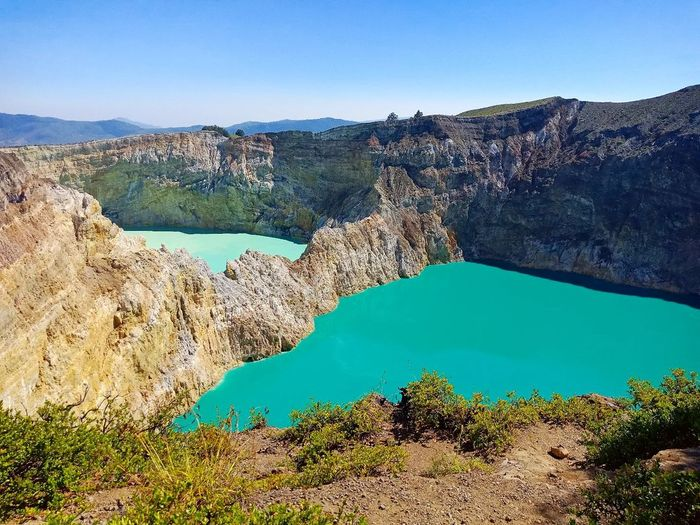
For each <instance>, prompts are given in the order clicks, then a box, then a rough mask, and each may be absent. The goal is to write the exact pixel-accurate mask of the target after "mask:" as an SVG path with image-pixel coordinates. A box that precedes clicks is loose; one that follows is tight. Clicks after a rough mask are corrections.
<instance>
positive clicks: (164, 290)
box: [0, 87, 700, 411]
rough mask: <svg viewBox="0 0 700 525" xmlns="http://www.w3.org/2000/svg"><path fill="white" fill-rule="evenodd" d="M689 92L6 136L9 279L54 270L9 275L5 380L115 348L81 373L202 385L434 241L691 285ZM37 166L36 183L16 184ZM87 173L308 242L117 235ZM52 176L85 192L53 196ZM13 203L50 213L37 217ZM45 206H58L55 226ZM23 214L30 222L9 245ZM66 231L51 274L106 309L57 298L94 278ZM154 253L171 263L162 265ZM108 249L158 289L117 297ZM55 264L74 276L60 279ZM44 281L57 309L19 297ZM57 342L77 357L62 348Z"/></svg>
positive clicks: (161, 211)
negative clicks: (241, 250)
mask: <svg viewBox="0 0 700 525" xmlns="http://www.w3.org/2000/svg"><path fill="white" fill-rule="evenodd" d="M698 108H700V89H699V88H697V87H694V88H688V89H685V90H682V91H680V92H676V93H672V94H669V95H666V96H664V97H658V98H657V99H650V100H646V101H639V102H635V103H627V104H601V103H587V102H580V101H576V100H563V99H552V100H549V101H547V102H546V103H545V104H543V105H541V106H538V107H535V108H529V109H526V110H523V111H519V112H516V113H512V114H507V115H500V116H495V117H480V118H456V117H442V116H433V117H423V118H419V119H410V120H405V121H399V122H397V123H393V124H385V123H374V124H360V125H356V126H349V127H343V128H337V129H335V130H330V131H328V132H324V133H320V134H310V133H281V134H270V135H269V136H253V137H246V138H244V139H233V140H226V139H224V138H223V137H220V136H218V135H215V134H213V133H192V134H175V135H169V136H168V135H158V136H144V137H134V138H128V139H119V140H112V141H101V142H92V143H87V144H78V145H70V146H53V147H51V146H41V147H24V148H13V149H7V150H4V152H1V153H0V154H2V155H4V157H3V158H4V159H5V161H4V162H5V164H4V165H5V166H6V168H5V175H4V177H5V179H6V180H10V179H12V180H14V182H13V183H12V184H9V183H8V184H6V188H4V189H3V191H4V204H3V206H4V208H0V213H2V214H4V215H3V221H4V222H3V223H2V224H4V226H3V229H2V230H0V243H4V244H3V246H13V248H12V250H11V251H12V253H15V256H13V257H12V258H9V259H7V261H5V265H4V267H2V268H0V280H3V279H4V281H2V282H4V283H11V282H20V281H21V280H22V278H21V276H22V275H24V272H25V269H26V268H27V267H31V268H33V267H37V268H45V270H44V271H46V272H50V273H51V275H53V273H52V272H54V270H55V272H57V273H56V275H54V276H53V277H52V279H54V280H55V281H56V282H57V283H60V284H56V285H54V286H50V287H41V286H39V287H38V288H35V289H32V290H33V291H32V292H31V293H29V292H27V293H25V292H22V291H20V290H19V289H17V288H12V287H11V286H9V285H7V286H6V289H7V290H9V291H7V292H6V294H5V296H4V301H5V303H4V304H5V306H4V307H3V312H9V314H8V315H4V316H3V317H0V322H2V323H3V325H2V326H1V327H0V328H3V330H2V333H3V334H4V335H3V337H2V338H0V364H3V365H4V366H5V367H6V370H8V371H9V370H12V369H13V368H12V367H13V366H19V365H13V364H12V363H19V362H20V357H19V356H20V355H21V352H22V347H23V346H22V345H26V343H24V342H21V341H20V340H19V339H18V338H17V336H18V335H22V334H26V333H31V334H35V335H36V336H37V338H38V340H41V341H43V342H42V344H41V345H37V346H36V348H37V350H36V351H35V352H34V353H33V354H32V357H31V358H30V359H28V360H27V362H26V363H23V364H22V367H25V368H26V367H29V368H28V369H27V370H24V369H22V368H21V367H20V368H18V370H19V371H18V372H13V373H8V375H7V376H6V378H5V380H4V383H2V384H0V391H1V392H2V395H3V399H4V400H5V401H6V402H9V403H11V404H13V405H15V406H19V405H26V406H36V405H37V404H38V403H40V402H41V400H43V399H53V400H57V399H64V398H66V397H70V396H75V395H76V394H79V393H80V390H81V388H82V387H81V385H82V383H81V382H80V380H79V377H80V374H79V373H78V370H79V369H80V366H81V363H82V362H83V361H84V360H86V359H94V358H95V355H99V356H113V355H116V356H119V361H118V362H119V364H120V367H117V366H113V367H112V368H109V367H106V368H105V367H103V368H102V370H103V372H101V373H99V374H97V373H96V374H95V376H94V378H92V376H91V382H92V381H93V379H94V382H96V384H98V385H101V386H100V388H98V389H97V390H98V391H99V392H104V390H105V389H109V388H110V386H114V388H116V389H117V390H118V391H119V392H120V393H121V394H123V395H124V397H125V398H126V400H127V402H128V403H130V404H131V405H132V406H138V407H141V409H143V410H144V411H148V409H149V407H151V406H153V405H154V403H156V402H157V401H158V400H159V399H162V398H164V397H168V396H171V395H172V394H174V393H175V392H178V391H181V390H183V389H190V390H194V391H195V393H196V392H201V391H202V390H203V389H206V388H208V387H209V386H211V385H212V384H213V383H214V382H216V381H217V380H218V379H219V378H220V377H221V374H222V373H223V370H224V369H226V368H228V367H231V366H234V365H236V364H237V363H240V362H241V361H244V360H250V359H258V358H260V357H263V356H266V355H271V354H274V353H276V352H279V351H283V350H287V349H289V348H291V347H293V346H294V345H296V344H297V343H298V342H299V341H300V340H301V338H303V337H304V336H306V335H307V334H308V333H309V332H310V331H311V330H312V328H313V319H314V316H316V315H319V314H320V313H323V312H327V311H329V310H331V309H332V308H334V307H335V305H336V304H337V300H338V297H340V296H343V295H348V294H351V293H356V292H358V291H361V290H363V289H365V288H367V287H370V286H374V285H377V284H382V283H386V282H389V281H391V280H394V279H398V278H401V277H407V276H412V275H416V274H418V273H419V272H420V271H421V270H422V269H423V268H424V267H425V266H426V265H427V264H433V263H439V262H448V261H455V260H462V259H467V260H481V261H492V262H497V263H506V264H512V265H514V266H516V267H520V268H530V269H542V270H555V271H563V272H571V273H572V274H576V275H584V276H590V277H595V278H599V279H603V280H605V281H608V282H613V283H620V284H625V285H630V286H636V287H641V288H644V289H654V290H663V291H667V292H670V293H674V294H679V296H680V295H681V294H682V295H688V296H695V297H697V295H698V294H700V264H699V261H700V150H699V147H700V146H699V144H700V141H699V137H700V118H699V117H698V115H699V112H698ZM25 166H26V170H25ZM58 183H60V185H59V184H58ZM33 184H36V188H39V189H38V190H37V189H36V188H35V189H33V190H31V191H29V190H26V189H25V186H26V188H30V187H33V186H32V185H33ZM63 186H69V187H71V188H73V189H72V190H67V189H65V188H64V187H63ZM81 190H82V191H87V192H88V193H90V194H92V195H94V196H96V197H97V198H98V200H99V201H100V202H101V203H102V204H103V205H104V209H105V212H106V214H107V215H108V216H110V217H112V218H114V219H115V220H116V221H117V222H119V223H120V224H122V225H130V226H140V227H148V226H177V227H182V226H190V227H192V226H195V227H200V228H213V229H223V230H228V231H247V232H252V233H264V234H272V235H279V236H283V237H287V238H292V239H303V240H307V239H308V240H309V246H308V248H307V250H306V252H305V253H304V255H303V256H302V257H301V258H300V259H299V260H297V261H295V262H290V261H288V260H286V259H284V258H281V257H272V256H266V255H263V254H259V253H246V254H244V255H243V256H242V257H241V258H240V259H238V260H236V261H231V262H229V264H228V267H227V270H226V272H225V273H223V274H212V273H211V272H209V271H208V269H207V268H206V267H204V266H203V265H201V264H198V263H196V262H195V261H192V260H191V259H190V258H189V257H187V256H186V254H184V253H181V252H176V253H174V254H170V253H167V252H155V251H152V250H146V249H145V247H143V246H142V245H140V246H138V247H135V245H130V244H129V242H127V241H125V240H124V239H125V238H124V236H123V235H121V233H120V232H119V230H118V228H116V227H114V226H113V225H111V223H110V222H109V221H108V220H106V219H104V218H101V215H99V207H97V204H96V203H95V204H94V205H92V204H89V205H86V204H84V203H89V202H94V201H93V200H91V197H89V196H86V195H84V194H83V193H80V191H81ZM65 192H68V194H70V195H74V197H72V198H73V199H74V200H76V202H77V201H80V202H82V203H83V204H81V205H80V206H79V207H78V208H75V207H72V206H68V207H66V206H65V205H63V204H59V203H61V202H64V199H63V198H59V197H58V196H59V195H64V194H66V193H65ZM71 192H72V193H71ZM22 195H24V197H22ZM27 195H30V197H27ZM81 199H82V200H81ZM86 206H87V208H86ZM25 208H26V209H27V210H29V211H32V210H36V213H39V210H51V214H53V215H49V216H47V217H46V218H41V217H40V216H38V215H37V218H32V217H33V215H32V213H33V212H32V213H27V212H26V211H23V210H25ZM88 209H89V210H92V211H91V212H90V213H89V214H87V215H89V216H90V217H93V219H90V220H89V221H87V222H86V219H85V218H84V216H85V215H86V211H85V210H88ZM81 210H83V211H81ZM42 213H44V212H42ZM54 223H55V224H65V225H66V227H65V228H64V229H60V230H58V231H60V232H63V233H62V234H61V235H54V233H53V229H52V226H51V225H52V224H54ZM93 223H94V224H101V225H102V226H101V228H100V231H104V232H109V235H106V236H105V235H101V236H98V238H99V239H102V240H101V241H100V242H95V240H94V237H95V236H94V235H92V234H91V235H84V234H82V233H81V232H82V231H83V229H81V228H82V227H80V226H79V225H81V224H93ZM27 224H29V225H31V228H30V229H29V230H27V228H26V225H27ZM70 224H73V225H76V226H74V228H73V229H71V228H69V227H68V225H70ZM10 225H12V226H10ZM25 230H27V231H33V232H34V233H32V234H31V236H30V237H27V238H26V242H24V241H23V242H22V243H20V247H19V248H17V247H16V246H15V244H13V243H15V240H16V239H17V238H20V239H25V237H26V235H25V234H23V233H20V232H22V231H25ZM90 231H92V230H90ZM32 240H34V241H36V242H37V244H36V246H34V245H32V242H31V241H32ZM44 243H45V245H46V246H49V245H50V246H53V248H51V249H49V248H47V247H41V246H44ZM62 245H65V246H67V247H69V249H67V250H66V253H75V254H76V255H75V256H71V257H69V258H68V259H69V260H70V261H71V262H70V264H71V265H72V266H71V267H72V268H73V269H72V270H71V271H70V272H68V273H66V272H63V274H65V275H78V274H80V273H81V272H83V273H84V272H88V273H89V274H90V275H91V276H93V277H94V279H93V280H92V281H91V282H93V281H94V283H95V286H94V288H93V289H91V290H93V291H89V295H88V296H89V297H94V300H95V301H97V302H99V304H100V305H101V308H104V311H103V312H102V314H101V317H99V319H101V320H100V321H99V323H97V321H96V319H98V317H96V316H95V314H94V312H93V311H92V310H90V308H88V309H86V310H85V311H83V310H82V309H81V308H79V307H78V305H77V304H75V305H71V303H70V302H67V299H66V297H67V296H75V297H78V296H80V295H81V294H85V293H88V292H86V291H85V290H83V289H82V288H81V286H83V285H82V284H79V283H82V282H83V281H82V280H81V279H77V281H76V283H73V280H74V279H69V280H68V281H65V280H61V278H60V275H61V274H62V273H61V271H59V270H58V268H61V264H64V263H63V259H64V258H65V257H62V254H61V248H60V247H61V246H62ZM37 246H38V247H40V248H37ZM127 246H130V248H128V249H127V248H126V247H127ZM120 247H121V248H120ZM115 250H116V252H115ZM47 252H50V253H54V259H50V260H49V259H46V253H47ZM115 253H119V254H122V253H123V254H124V255H123V256H120V257H115V255H114V254H115ZM115 261H116V262H115ZM146 261H147V262H146ZM115 264H116V266H115ZM64 265H65V264H64ZM160 266H163V267H164V268H169V270H167V271H165V272H164V273H163V275H159V273H158V268H159V267H160ZM96 268H100V269H99V270H98V269H96ZM113 268H118V269H119V272H117V273H118V274H122V275H124V279H127V280H128V281H129V282H131V281H132V280H134V279H135V280H137V281H138V282H139V283H141V284H140V285H139V286H143V287H145V288H146V289H148V290H151V292H149V293H151V294H152V295H153V296H154V297H158V298H159V300H158V302H157V303H153V302H152V301H151V300H150V299H148V297H150V295H148V294H146V295H144V293H145V292H144V293H141V292H139V293H137V294H134V293H129V294H127V296H128V297H129V299H128V300H126V299H124V297H123V292H121V291H120V290H122V289H123V287H122V285H120V284H119V283H117V282H114V275H113V274H114V270H113ZM3 272H4V273H3ZM71 272H73V273H71ZM183 272H184V273H183ZM41 275H43V274H41ZM184 275H187V276H189V277H187V278H184V277H180V276H184ZM164 276H165V277H164ZM36 279H38V282H46V278H45V277H43V276H40V274H37V276H36ZM91 279H92V277H91ZM183 279H184V280H183ZM193 280H194V281H193ZM187 283H197V284H196V285H195V284H187ZM61 286H62V287H65V288H66V290H68V291H66V292H65V295H61V294H56V293H55V287H58V289H60V287H61ZM183 286H184V288H183ZM115 297H116V298H115ZM49 299H51V301H53V303H52V304H54V306H53V308H52V309H50V310H46V311H50V312H51V316H49V317H50V318H51V319H53V321H52V322H54V323H59V324H58V325H56V326H58V327H59V328H57V329H55V330H50V329H49V325H48V324H47V320H46V319H43V318H38V317H33V316H32V315H30V314H29V313H28V311H27V308H26V307H25V305H29V310H34V309H35V308H36V305H43V304H45V303H46V302H47V301H49ZM154 304H155V305H156V306H154ZM66 305H71V306H68V307H67V306H66ZM41 308H43V306H42V307H41ZM123 311H126V312H132V313H136V314H137V315H131V314H128V315H124V314H123ZM154 312H156V313H154ZM124 319H126V320H127V321H126V322H125V321H124ZM134 319H135V320H136V321H134ZM129 320H131V321H129ZM131 322H134V323H135V324H134V325H133V326H132V325H131V324H130V323H131ZM96 323H97V325H99V327H100V328H99V331H100V333H102V335H101V336H100V337H99V338H97V339H94V340H93V339H90V338H87V339H86V341H88V342H89V343H90V344H89V346H90V348H92V350H89V349H88V345H87V344H82V343H78V342H77V339H75V337H76V336H70V337H64V336H63V335H62V334H65V333H74V332H80V330H81V328H80V327H83V328H82V330H83V331H84V330H85V329H87V330H91V329H92V327H93V326H96ZM110 323H111V324H110ZM154 330H155V332H154ZM154 333H157V334H159V335H158V336H157V337H156V336H154V335H149V334H154ZM37 334H38V335H37ZM46 334H51V335H50V336H49V335H46ZM127 343H128V344H127ZM95 352H97V354H95ZM47 356H54V357H49V358H47ZM66 356H70V360H71V362H72V363H73V365H71V366H72V367H74V368H71V370H74V372H72V373H70V374H69V373H68V372H67V371H66V370H64V369H61V368H58V369H56V368H55V365H54V363H56V362H64V361H65V359H67V357H66ZM109 359H113V357H110V358H109ZM168 363H170V364H168ZM47 367H48V368H47ZM52 367H54V368H52ZM51 370H53V372H51ZM49 372H51V373H49ZM117 374H119V375H120V377H117ZM27 377H30V378H31V380H26V378H27ZM8 378H9V379H8ZM91 384H92V383H91ZM95 396H97V394H95ZM95 399H97V397H95Z"/></svg>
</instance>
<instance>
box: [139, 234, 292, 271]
mask: <svg viewBox="0 0 700 525" xmlns="http://www.w3.org/2000/svg"><path fill="white" fill-rule="evenodd" d="M126 234H127V235H129V236H137V235H138V236H141V237H144V238H145V239H146V245H147V246H148V247H149V248H155V249H158V248H160V246H161V244H162V245H164V246H165V247H166V248H167V249H168V250H171V251H173V250H176V249H178V248H185V249H186V250H187V251H188V252H190V254H192V255H193V256H195V257H198V258H200V259H204V260H205V261H206V262H207V263H208V264H209V267H210V268H211V269H212V270H213V271H215V272H223V271H224V270H225V269H226V261H228V260H234V259H238V257H240V256H241V254H242V253H243V252H245V251H246V250H254V251H257V252H263V253H268V254H270V255H283V256H284V257H287V258H288V259H291V260H292V261H294V260H296V259H298V258H299V257H300V256H301V254H302V253H304V250H305V249H306V244H297V243H295V242H291V241H286V240H284V239H277V238H276V237H266V236H264V235H249V234H247V233H201V232H189V231H172V230H127V231H126Z"/></svg>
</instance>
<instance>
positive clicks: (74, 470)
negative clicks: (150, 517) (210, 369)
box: [0, 404, 144, 519]
mask: <svg viewBox="0 0 700 525" xmlns="http://www.w3.org/2000/svg"><path fill="white" fill-rule="evenodd" d="M120 417H121V414H120ZM84 419H85V417H83V418H82V419H81V418H78V417H77V416H76V415H74V414H73V413H72V412H71V410H70V407H59V406H56V405H52V404H46V405H44V406H43V407H41V408H40V409H39V410H38V415H37V417H36V418H29V417H27V416H23V415H20V414H18V413H17V412H14V411H11V410H7V409H4V408H2V405H0V480H2V481H0V519H4V518H7V517H8V516H10V515H12V514H13V513H17V512H19V511H22V510H24V509H27V508H38V509H46V508H54V509H55V508H59V507H60V506H61V505H62V504H63V503H64V500H65V497H66V495H67V494H68V493H75V492H79V491H83V490H87V489H89V488H96V487H98V486H99V485H100V483H106V482H110V483H119V482H122V481H125V480H126V479H127V478H128V476H129V475H130V474H131V473H133V472H136V471H139V470H140V469H141V468H142V467H143V465H144V461H143V456H142V455H141V451H140V447H139V445H138V442H137V440H136V437H135V433H134V427H133V425H132V422H131V421H130V420H119V419H114V418H112V417H111V416H109V413H108V414H107V415H104V414H103V416H102V417H100V418H95V419H93V421H92V422H91V424H87V423H85V422H84Z"/></svg>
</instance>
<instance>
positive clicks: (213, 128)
mask: <svg viewBox="0 0 700 525" xmlns="http://www.w3.org/2000/svg"><path fill="white" fill-rule="evenodd" d="M202 131H214V132H216V133H218V134H219V135H221V136H222V137H227V138H228V137H230V136H231V134H230V133H229V132H228V130H227V129H226V128H222V127H221V126H216V125H211V126H204V127H202Z"/></svg>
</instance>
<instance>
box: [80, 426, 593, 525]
mask: <svg viewBox="0 0 700 525" xmlns="http://www.w3.org/2000/svg"><path fill="white" fill-rule="evenodd" d="M275 432H276V431H275V430H274V429H263V430H259V431H254V432H246V433H243V434H241V435H240V439H241V445H243V446H244V447H245V448H247V449H248V451H249V453H250V459H249V461H250V465H249V467H250V468H251V469H252V470H254V471H255V472H257V473H259V474H266V473H270V472H274V471H276V470H278V469H281V468H283V467H281V466H282V465H283V464H284V463H285V461H286V460H287V459H288V454H287V453H288V451H287V450H286V449H285V447H284V446H283V445H281V444H280V442H279V441H277V440H275V439H273V436H274V433H275ZM581 439H582V434H581V431H580V430H578V429H577V428H575V427H572V426H562V427H558V426H550V425H546V424H544V423H541V424H537V425H534V426H531V427H529V428H527V429H524V430H522V431H519V432H518V433H517V434H516V438H515V443H514V445H513V447H512V448H511V449H510V450H509V451H508V452H507V453H506V454H504V455H503V456H502V457H500V458H498V459H497V460H496V461H494V462H493V463H492V464H491V465H490V466H491V468H490V469H489V471H487V472H484V471H481V470H473V471H471V472H468V473H460V474H448V475H445V476H442V477H438V478H435V479H433V478H430V477H427V476H425V474H424V473H425V470H426V469H427V468H428V467H429V466H430V465H431V463H432V461H433V460H434V459H435V458H436V457H438V456H440V455H444V454H449V453H452V452H454V446H453V444H451V443H447V442H444V441H438V440H429V441H425V442H408V443H404V444H402V445H401V446H402V447H403V448H404V449H405V450H406V452H407V454H408V456H407V464H406V466H407V468H406V471H405V472H402V473H401V474H399V475H396V476H381V477H367V478H351V479H345V480H342V481H338V482H335V483H332V484H330V485H325V486H322V487H317V488H313V489H277V490H272V491H270V492H266V493H259V494H256V495H254V496H253V497H252V498H251V500H250V503H251V504H256V505H266V504H270V503H282V502H284V503H297V502H300V501H303V500H307V501H311V502H314V503H318V504H319V505H321V506H323V507H324V508H325V509H326V510H327V511H330V512H337V511H338V510H340V509H343V510H345V511H348V512H356V513H357V514H360V515H364V516H366V517H367V519H368V521H369V523H370V524H374V525H443V524H447V525H452V524H469V525H476V524H479V525H481V524H488V523H509V524H550V523H551V524H568V523H569V520H570V519H571V518H572V517H573V515H572V514H571V513H570V510H571V508H572V507H573V506H574V505H575V504H576V503H577V502H578V501H579V497H580V496H579V493H580V490H581V489H582V488H583V487H585V486H586V485H588V484H590V483H591V480H592V478H593V473H592V472H590V471H588V470H586V468H585V467H584V466H583V462H582V460H583V458H584V452H585V448H584V446H583V445H582V444H581V442H580V441H581ZM560 446H563V447H565V448H566V449H567V450H568V451H569V454H570V455H569V457H567V458H565V459H555V458H553V457H552V456H550V455H549V454H548V451H549V450H550V448H551V447H560ZM134 492H135V489H134V488H119V489H114V490H109V491H104V492H100V493H96V494H93V495H91V496H89V498H88V501H87V504H86V505H85V506H86V507H87V510H85V511H84V512H83V513H82V514H81V515H80V516H79V518H78V521H79V522H80V523H100V522H103V521H105V520H107V519H108V518H109V517H111V516H113V515H115V514H119V513H121V512H122V510H123V509H124V506H125V505H126V504H127V503H128V501H129V499H130V498H131V497H132V495H133V494H134Z"/></svg>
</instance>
